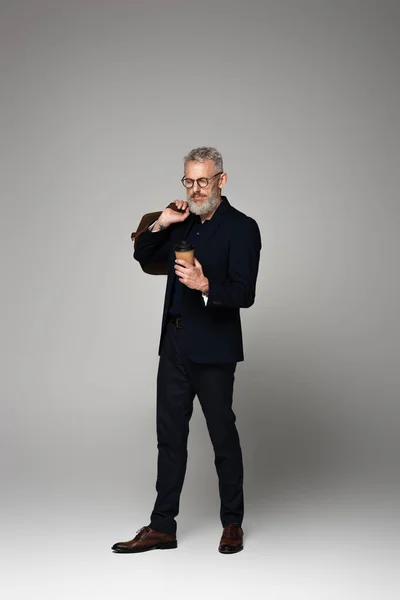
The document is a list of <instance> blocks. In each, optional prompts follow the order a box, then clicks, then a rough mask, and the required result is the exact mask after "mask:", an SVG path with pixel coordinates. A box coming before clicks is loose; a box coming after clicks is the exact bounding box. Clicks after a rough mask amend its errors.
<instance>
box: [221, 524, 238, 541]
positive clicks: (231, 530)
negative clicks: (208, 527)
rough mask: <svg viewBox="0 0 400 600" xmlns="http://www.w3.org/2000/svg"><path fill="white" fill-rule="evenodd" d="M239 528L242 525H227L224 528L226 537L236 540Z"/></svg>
mask: <svg viewBox="0 0 400 600" xmlns="http://www.w3.org/2000/svg"><path fill="white" fill-rule="evenodd" d="M239 527H240V525H237V524H235V523H231V524H230V525H227V526H226V527H224V537H226V538H236V537H237V535H238V529H239Z"/></svg>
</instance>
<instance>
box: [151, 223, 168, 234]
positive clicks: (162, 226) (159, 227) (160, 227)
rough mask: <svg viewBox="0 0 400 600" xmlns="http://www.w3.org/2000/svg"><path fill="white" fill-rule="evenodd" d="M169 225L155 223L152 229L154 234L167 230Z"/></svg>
mask: <svg viewBox="0 0 400 600" xmlns="http://www.w3.org/2000/svg"><path fill="white" fill-rule="evenodd" d="M167 227H168V225H166V224H165V223H161V222H160V221H159V220H158V221H156V222H155V223H154V227H153V228H152V230H151V231H152V232H155V231H162V230H163V229H167Z"/></svg>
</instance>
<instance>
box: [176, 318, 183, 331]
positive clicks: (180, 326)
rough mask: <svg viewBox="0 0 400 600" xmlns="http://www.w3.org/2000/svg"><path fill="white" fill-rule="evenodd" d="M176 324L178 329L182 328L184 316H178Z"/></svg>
mask: <svg viewBox="0 0 400 600" xmlns="http://www.w3.org/2000/svg"><path fill="white" fill-rule="evenodd" d="M175 326H176V328H177V329H182V318H181V317H176V321H175Z"/></svg>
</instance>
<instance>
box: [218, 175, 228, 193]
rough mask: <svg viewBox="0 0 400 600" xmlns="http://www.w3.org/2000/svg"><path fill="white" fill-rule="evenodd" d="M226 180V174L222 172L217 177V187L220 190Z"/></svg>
mask: <svg viewBox="0 0 400 600" xmlns="http://www.w3.org/2000/svg"><path fill="white" fill-rule="evenodd" d="M227 181H228V175H227V174H226V173H222V175H221V176H220V178H219V182H218V187H219V188H221V190H222V188H224V187H225V186H226V183H227Z"/></svg>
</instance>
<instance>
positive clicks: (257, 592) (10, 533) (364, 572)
mask: <svg viewBox="0 0 400 600" xmlns="http://www.w3.org/2000/svg"><path fill="white" fill-rule="evenodd" d="M397 497H398V496H397V494H395V493H394V490H393V489H390V486H389V485H388V486H387V487H386V488H381V489H380V490H378V489H377V490H373V489H372V488H371V487H370V488H366V489H357V490H355V489H351V486H347V488H343V489H342V490H338V489H335V490H329V489H328V488H325V489H320V490H314V491H311V490H306V489H303V490H301V489H292V490H289V489H288V490H287V491H286V493H282V491H280V495H279V496H277V497H273V495H272V494H271V499H270V505H269V506H268V507H267V506H264V507H263V506H258V507H257V506H253V507H247V514H246V520H245V523H244V530H245V548H244V550H243V551H242V552H241V553H238V554H236V555H234V556H225V555H221V554H219V553H218V551H217V545H218V541H219V537H220V534H221V527H220V524H219V521H218V518H217V516H216V515H208V516H205V515H202V512H201V507H199V516H198V517H196V518H194V517H193V515H191V516H190V517H189V516H188V514H187V513H188V511H187V509H186V507H182V513H183V514H181V516H180V518H179V532H178V533H179V535H178V548H177V549H176V550H169V551H151V552H147V553H144V554H140V555H118V554H114V553H112V552H111V549H110V547H111V545H112V544H113V543H114V542H116V541H120V540H126V539H130V538H132V537H133V536H134V534H135V531H136V529H138V528H139V527H140V526H141V525H143V524H146V520H147V516H146V507H145V506H144V505H142V502H141V506H138V507H136V511H135V513H134V514H133V513H132V510H131V507H129V506H128V504H129V503H128V502H124V500H123V499H122V500H121V499H116V501H115V503H113V502H111V501H105V502H104V501H103V502H102V501H101V499H98V500H97V501H96V500H95V498H94V497H92V498H87V497H86V498H81V499H79V498H75V499H71V498H69V499H68V501H67V500H66V499H64V501H63V500H62V499H61V498H59V497H54V498H52V499H47V502H43V501H41V502H40V506H39V504H35V502H33V500H32V499H30V500H29V501H27V495H25V496H23V495H19V496H18V497H15V499H14V503H13V505H9V506H8V509H7V520H5V521H4V522H3V524H2V525H3V526H2V530H3V544H2V561H1V562H2V572H3V575H2V583H1V587H2V589H3V590H4V592H5V595H3V597H4V598H18V599H22V598H41V599H43V600H44V599H47V598H49V599H50V598H51V599H52V600H54V599H57V600H58V599H60V600H61V599H64V598H65V599H71V598H87V597H96V598H116V597H122V596H124V597H125V595H126V597H129V598H135V597H138V595H139V594H140V595H142V594H145V595H146V597H150V598H153V597H154V598H156V597H160V598H167V599H168V598H171V599H172V598H174V599H176V598H187V597H188V596H190V597H193V596H195V597H196V598H197V597H203V596H205V595H208V596H209V597H210V598H217V597H229V598H243V597H244V598H249V597H251V598H271V599H272V600H292V599H293V600H301V599H303V598H304V599H305V600H314V599H315V600H331V599H332V600H338V599H340V600H347V599H348V600H357V599H358V598H360V599H361V598H362V599H363V600H369V599H377V600H378V599H379V600H395V599H396V600H398V598H399V592H400V587H399V578H398V576H396V571H397V570H398V562H399V557H400V556H399V544H398V531H399V528H398V521H397V522H396V521H395V510H396V506H395V505H396V502H395V498H397ZM50 501H51V502H50ZM50 503H51V505H52V506H50ZM185 513H186V514H185ZM4 514H5V513H3V515H4Z"/></svg>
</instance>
